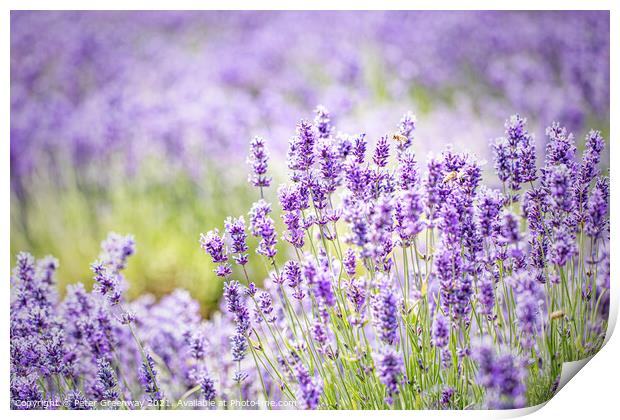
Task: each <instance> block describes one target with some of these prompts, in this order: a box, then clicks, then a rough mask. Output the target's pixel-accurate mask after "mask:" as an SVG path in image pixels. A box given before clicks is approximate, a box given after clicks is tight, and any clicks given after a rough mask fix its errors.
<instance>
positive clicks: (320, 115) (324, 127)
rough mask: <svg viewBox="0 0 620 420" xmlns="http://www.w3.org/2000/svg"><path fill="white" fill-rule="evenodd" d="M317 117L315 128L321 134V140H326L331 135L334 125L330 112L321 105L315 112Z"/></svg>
mask: <svg viewBox="0 0 620 420" xmlns="http://www.w3.org/2000/svg"><path fill="white" fill-rule="evenodd" d="M314 113H315V114H316V117H315V118H314V126H315V127H316V129H317V131H318V132H319V138H320V139H326V138H328V137H329V136H330V135H331V132H332V129H333V127H332V125H331V119H330V116H329V111H328V110H327V108H325V107H324V106H322V105H319V106H317V107H316V109H315V110H314Z"/></svg>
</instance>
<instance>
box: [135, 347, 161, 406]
mask: <svg viewBox="0 0 620 420" xmlns="http://www.w3.org/2000/svg"><path fill="white" fill-rule="evenodd" d="M138 376H139V378H140V383H141V384H142V387H143V389H144V392H145V393H146V394H147V396H148V397H149V399H150V400H151V401H161V400H162V399H163V394H162V393H161V391H160V388H159V383H158V380H157V370H156V369H155V361H154V360H153V358H152V357H151V355H150V354H149V353H148V352H146V353H145V354H144V360H143V362H142V365H141V366H140V369H139V371H138Z"/></svg>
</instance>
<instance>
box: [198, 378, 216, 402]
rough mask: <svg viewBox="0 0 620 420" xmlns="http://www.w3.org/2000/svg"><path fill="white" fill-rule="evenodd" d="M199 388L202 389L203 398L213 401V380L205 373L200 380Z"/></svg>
mask: <svg viewBox="0 0 620 420" xmlns="http://www.w3.org/2000/svg"><path fill="white" fill-rule="evenodd" d="M200 390H201V391H202V396H203V397H204V399H205V400H207V401H215V397H216V395H217V393H216V390H215V381H214V380H213V379H211V377H209V376H208V375H205V376H204V377H203V378H202V380H201V381H200Z"/></svg>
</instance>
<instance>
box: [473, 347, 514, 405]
mask: <svg viewBox="0 0 620 420" xmlns="http://www.w3.org/2000/svg"><path fill="white" fill-rule="evenodd" d="M473 358H474V360H475V361H476V362H477V363H478V373H477V376H476V378H477V382H478V384H480V385H482V386H483V387H484V388H485V389H486V400H485V405H486V406H487V408H489V409H510V408H521V407H524V406H525V404H526V395H525V393H526V387H525V378H526V369H525V365H524V364H523V363H522V361H521V360H519V359H518V358H517V357H516V356H514V355H512V354H511V353H508V352H503V353H499V354H498V352H497V350H496V348H495V346H494V345H493V344H491V343H490V342H488V341H485V342H483V343H482V344H480V345H479V346H477V347H476V348H475V349H474V353H473Z"/></svg>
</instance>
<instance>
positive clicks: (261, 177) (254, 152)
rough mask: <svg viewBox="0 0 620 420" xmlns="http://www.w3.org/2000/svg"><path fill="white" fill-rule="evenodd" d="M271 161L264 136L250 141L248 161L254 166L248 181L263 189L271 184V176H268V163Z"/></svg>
mask: <svg viewBox="0 0 620 420" xmlns="http://www.w3.org/2000/svg"><path fill="white" fill-rule="evenodd" d="M268 161H269V152H268V151H267V146H266V145H265V139H263V138H262V137H258V136H256V137H254V138H253V139H252V141H251V142H250V155H249V156H248V163H249V164H250V165H251V166H252V172H251V174H250V176H249V178H248V181H249V182H250V183H251V184H252V185H253V186H254V187H259V188H260V189H261V193H262V189H263V188H266V187H269V186H270V185H271V177H269V176H267V163H268Z"/></svg>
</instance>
